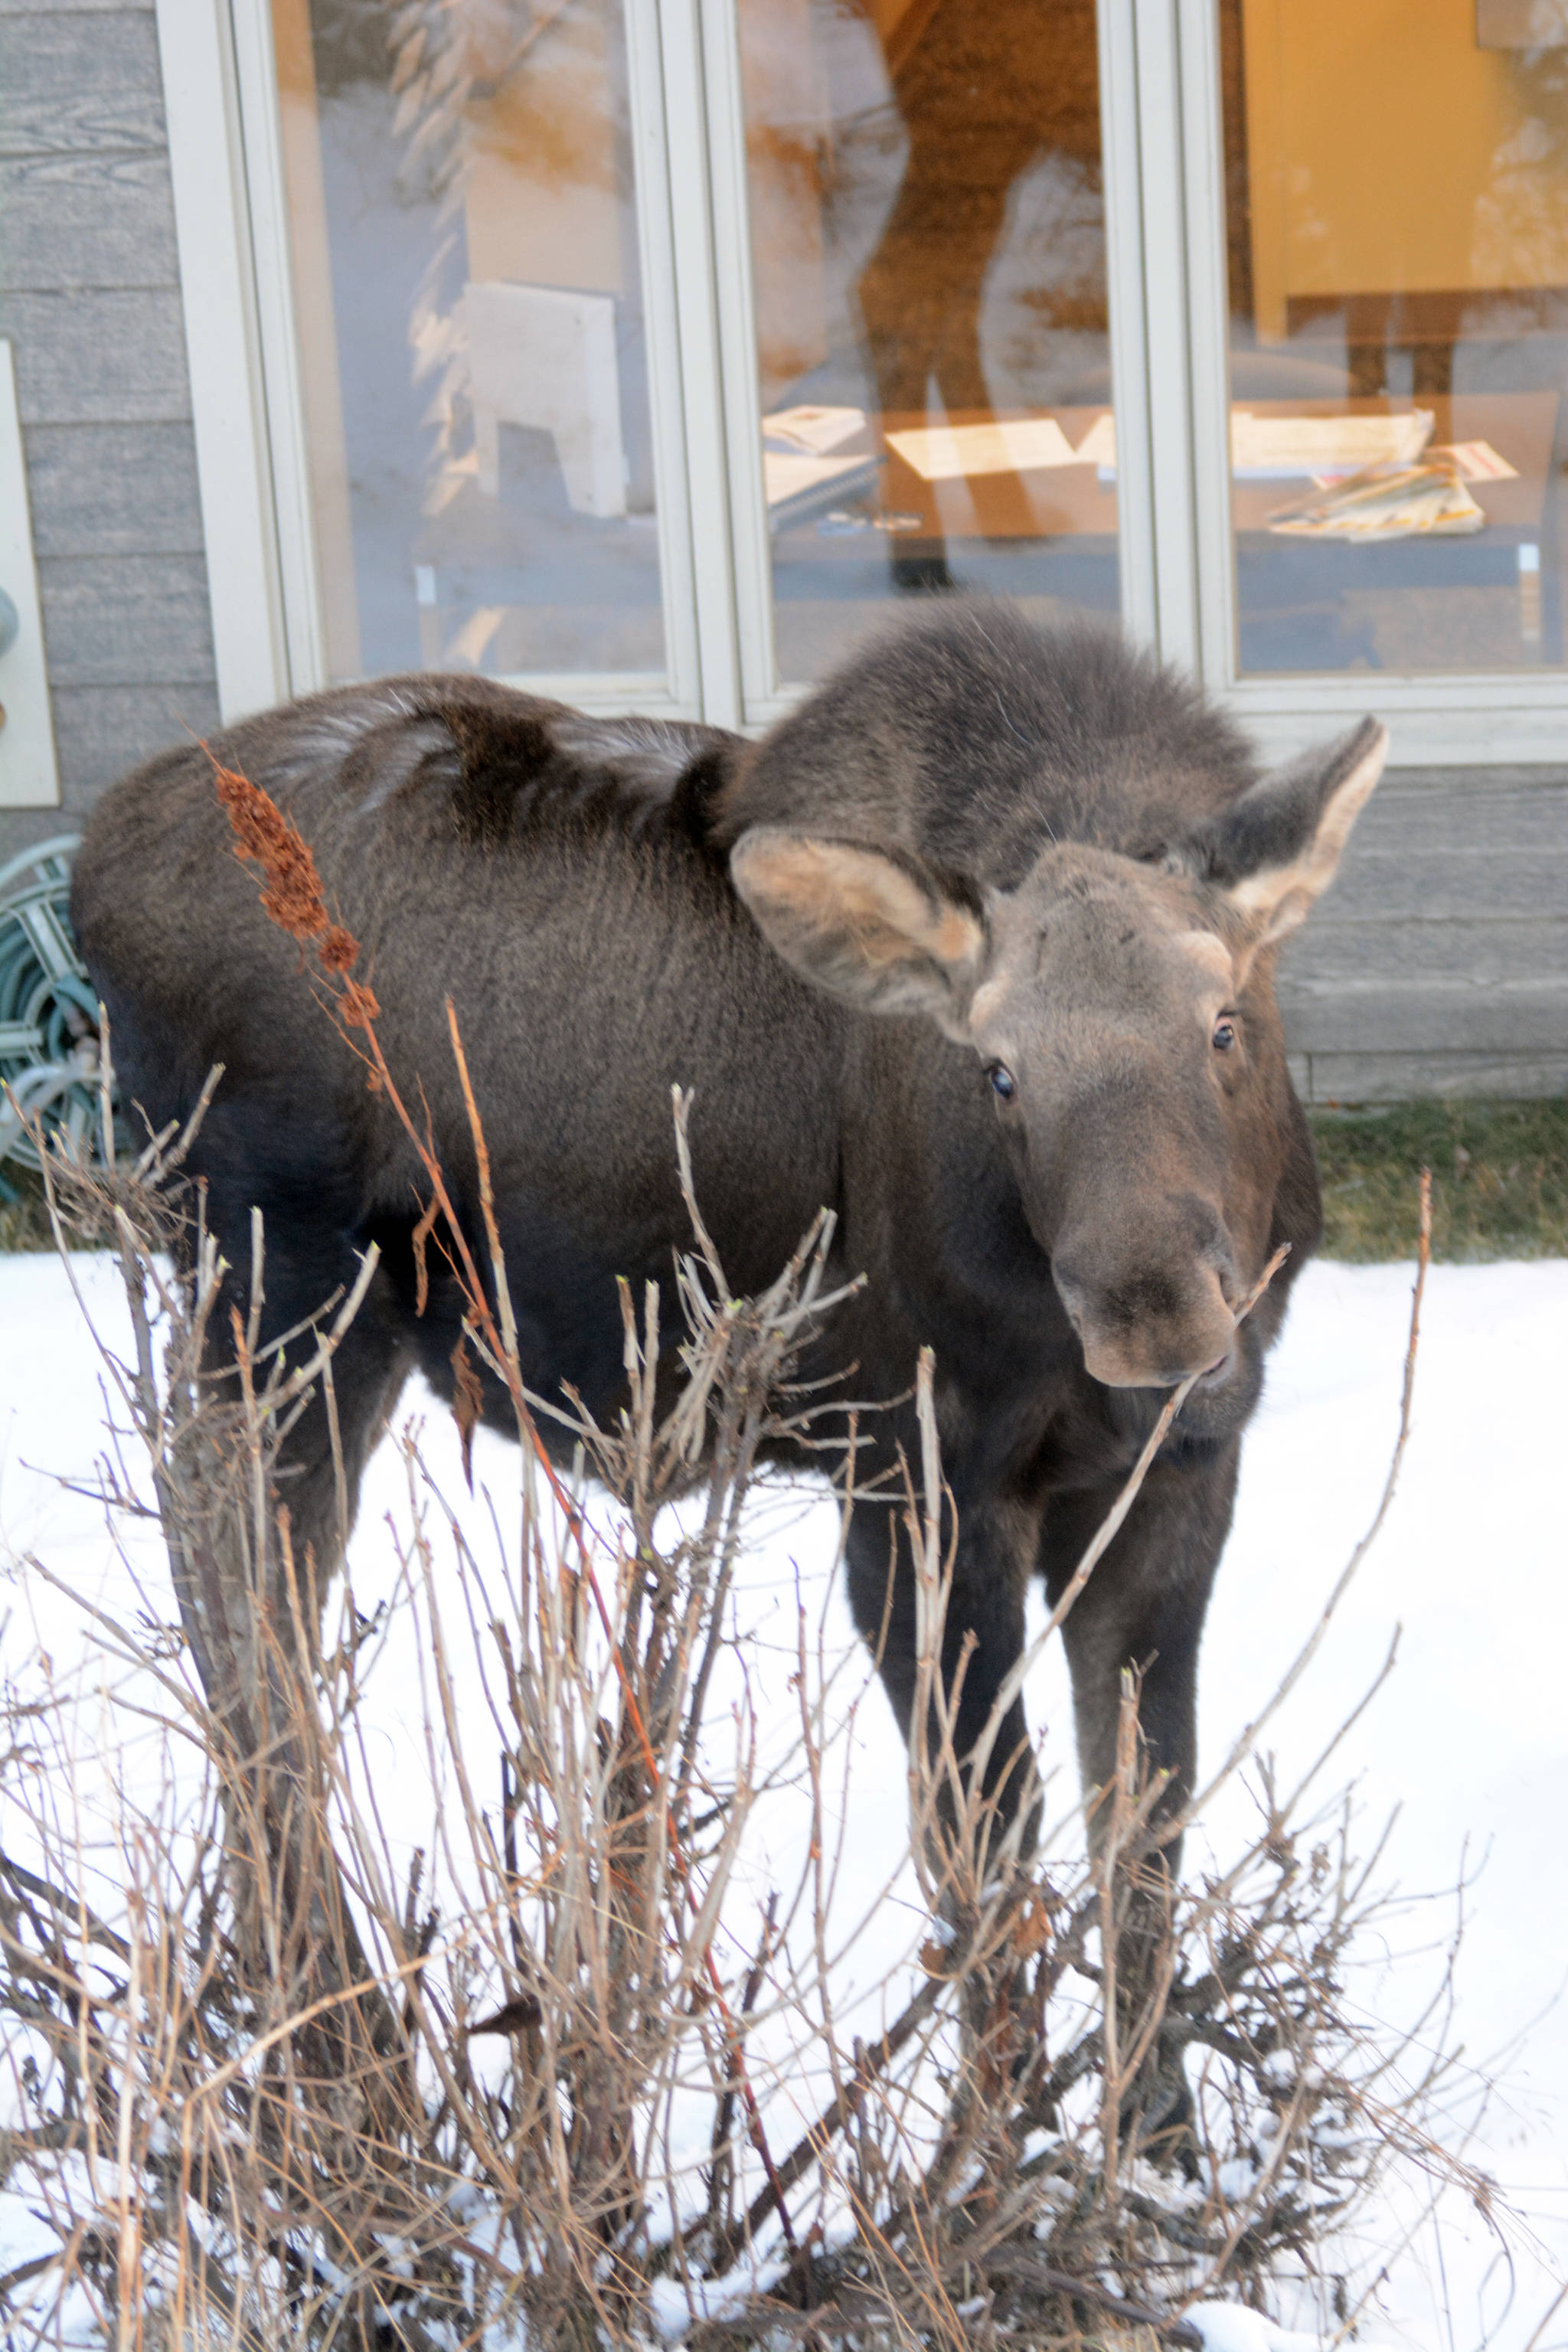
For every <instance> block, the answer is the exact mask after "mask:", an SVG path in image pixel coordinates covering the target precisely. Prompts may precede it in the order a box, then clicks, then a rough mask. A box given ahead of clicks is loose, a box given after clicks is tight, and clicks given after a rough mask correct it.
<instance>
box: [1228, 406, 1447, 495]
mask: <svg viewBox="0 0 1568 2352" xmlns="http://www.w3.org/2000/svg"><path fill="white" fill-rule="evenodd" d="M1435 422H1436V419H1435V417H1434V415H1433V413H1432V411H1431V410H1430V409H1429V408H1415V409H1412V410H1410V411H1409V412H1408V413H1407V414H1406V415H1403V416H1257V415H1254V414H1253V412H1252V410H1251V409H1250V408H1235V409H1232V411H1231V416H1230V465H1231V471H1232V473H1233V474H1234V475H1235V476H1236V478H1237V481H1238V482H1268V481H1283V480H1287V479H1289V478H1290V477H1291V476H1292V475H1296V474H1311V475H1335V474H1359V473H1361V472H1363V470H1364V469H1365V468H1366V467H1369V466H1409V465H1413V464H1414V463H1415V459H1416V458H1417V457H1419V456H1420V455H1421V452H1422V450H1423V449H1425V447H1426V444H1427V442H1428V441H1429V440H1430V439H1431V438H1432V427H1433V425H1434V423H1435Z"/></svg>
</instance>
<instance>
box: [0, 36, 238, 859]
mask: <svg viewBox="0 0 1568 2352" xmlns="http://www.w3.org/2000/svg"><path fill="white" fill-rule="evenodd" d="M0 335H5V336H8V337H9V338H10V340H11V342H12V345H13V350H14V355H15V360H16V384H17V397H18V401H19V404H20V409H21V417H22V431H23V438H24V443H25V447H26V463H27V484H28V496H29V499H30V502H31V509H32V522H33V541H34V549H35V552H36V554H37V565H38V582H39V590H40V594H41V599H42V604H43V614H44V635H45V644H46V647H47V658H48V667H49V683H50V690H51V699H52V704H53V709H54V721H55V737H56V745H57V749H58V756H59V771H60V792H61V801H62V805H61V807H59V808H58V809H36V810H35V809H21V810H7V811H5V812H0V861H3V860H4V859H5V857H7V856H12V855H14V854H15V852H16V851H17V850H18V849H20V848H22V847H24V846H25V845H26V844H27V843H28V842H30V841H35V840H39V839H42V838H44V837H45V836H47V835H50V834H55V833H59V832H62V831H64V830H66V829H68V828H69V827H71V826H74V825H75V824H79V822H80V820H81V817H82V816H83V814H85V812H86V810H87V808H88V807H89V805H90V803H91V802H92V800H93V798H94V797H95V795H96V794H97V793H99V792H100V791H101V790H102V788H103V786H104V785H105V784H106V783H108V782H110V781H111V780H112V779H113V778H114V777H115V776H116V775H120V774H122V773H123V772H124V771H125V769H126V768H128V767H129V766H131V765H132V764H133V763H134V762H135V761H138V760H141V759H142V758H144V757H145V756H146V755H147V754H148V753H149V752H151V751H156V750H158V749H159V748H160V746H162V745H163V744H165V743H168V742H172V741H174V740H178V738H179V737H181V736H183V735H186V734H188V733H190V732H192V731H194V732H196V733H198V734H199V733H205V732H207V731H208V730H211V729H212V728H214V727H215V726H216V724H217V701H216V690H215V685H214V670H213V655H212V636H211V625H210V620H209V616H208V606H207V581H206V563H205V553H204V551H203V544H202V530H201V512H200V507H199V503H198V499H197V493H196V470H195V447H194V443H193V439H192V433H191V403H190V390H189V384H188V381H187V376H186V369H185V348H184V320H183V318H182V314H181V309H180V282H179V268H178V262H177V258H176V253H175V244H174V207H173V204H172V201H171V196H170V187H169V162H168V152H167V139H166V134H165V130H164V122H163V87H162V81H161V78H160V73H159V65H158V44H157V33H156V26H155V22H154V18H153V10H152V7H151V6H150V5H149V6H134V5H130V6H128V5H108V6H104V5H92V0H87V5H73V0H47V5H37V0H0Z"/></svg>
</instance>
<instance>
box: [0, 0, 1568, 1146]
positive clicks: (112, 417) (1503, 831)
mask: <svg viewBox="0 0 1568 2352" xmlns="http://www.w3.org/2000/svg"><path fill="white" fill-rule="evenodd" d="M0 334H4V335H8V336H9V337H10V338H11V340H12V342H13V345H14V347H15V352H16V374H17V390H18V394H19V398H20V402H21V411H22V421H23V429H24V435H25V438H26V457H27V474H28V482H29V487H30V494H31V499H32V514H33V530H34V539H35V543H36V547H37V558H38V570H39V576H40V583H41V587H42V592H43V605H44V625H45V634H46V639H47V651H48V659H49V674H50V680H51V688H52V692H53V700H54V715H55V730H56V740H57V743H58V751H59V761H60V781H61V788H62V793H63V800H64V806H63V808H62V809H59V810H53V809H49V810H22V811H0V862H3V861H4V860H5V858H6V857H9V856H12V855H14V854H15V853H16V851H17V850H19V849H21V848H22V847H24V846H25V845H26V844H28V843H29V842H32V841H36V840H40V839H42V838H44V837H45V836H46V835H49V834H52V833H57V832H59V831H61V830H64V829H66V828H67V827H72V826H75V825H76V824H79V822H80V820H81V818H82V816H83V815H84V814H85V813H86V811H87V809H88V808H89V806H90V804H91V803H92V800H93V798H94V797H95V795H96V794H97V793H100V791H101V790H102V789H103V787H104V786H105V785H106V784H107V783H109V782H112V780H113V779H114V777H116V776H117V775H120V774H122V773H123V772H124V771H125V770H126V769H127V768H128V767H130V766H132V764H133V763H134V762H135V761H138V760H140V759H142V758H144V757H145V756H146V755H147V754H148V753H150V752H152V751H157V750H158V749H160V748H161V747H162V746H163V744H165V743H169V742H173V741H175V740H179V739H180V738H182V737H188V736H189V735H190V734H192V733H195V734H205V733H208V732H210V731H211V730H213V729H214V728H215V727H216V724H217V711H216V695H215V691H214V679H213V658H212V644H211V635H210V625H209V620H208V609H207V586H206V568H205V556H204V552H203V547H202V535H201V518H200V510H199V507H198V503H197V496H196V473H195V449H194V445H193V441H192V435H191V411H190V394H189V388H188V385H187V382H186V374H185V356H184V326H183V322H182V319H181V313H180V299H179V272H178V263H177V257H176V251H175V243H174V209H173V205H172V202H171V198H170V189H169V170H168V155H167V151H166V142H165V134H164V127H163V96H162V89H161V85H160V79H159V68H158V50H157V41H156V36H155V28H154V22H153V11H152V7H151V5H129V4H128V0H0ZM1373 700H1374V701H1375V693H1373ZM1280 996H1281V1002H1282V1003H1283V1005H1284V1008H1285V1016H1286V1025H1287V1032H1288V1034H1289V1043H1290V1048H1291V1055H1292V1062H1293V1066H1294V1067H1295V1070H1296V1073H1297V1076H1298V1080H1299V1083H1300V1086H1301V1087H1302V1089H1303V1091H1304V1093H1306V1094H1307V1095H1308V1096H1309V1097H1310V1098H1311V1099H1313V1100H1315V1101H1319V1102H1327V1101H1336V1100H1337V1101H1345V1102H1359V1101H1370V1100H1379V1099H1389V1098H1393V1097H1403V1096H1409V1095H1415V1094H1428V1093H1491V1094H1504V1095H1508V1094H1519V1095H1523V1094H1548V1093H1550V1094H1558V1093H1563V1092H1568V768H1565V769H1564V770H1563V771H1562V772H1557V771H1541V770H1536V769H1514V770H1507V769H1503V770H1492V771H1483V772H1468V773H1467V772H1455V771H1434V772H1415V771H1405V772H1394V773H1393V774H1391V775H1390V776H1389V777H1388V778H1387V779H1386V781H1385V782H1384V785H1383V787H1382V789H1381V790H1380V791H1379V793H1377V795H1376V796H1375V798H1374V799H1373V803H1372V805H1371V807H1370V808H1369V810H1368V811H1367V813H1366V814H1365V815H1364V816H1363V819H1362V822H1361V824H1360V826H1359V827H1358V829H1357V832H1356V834H1355V836H1354V838H1353V839H1352V844H1351V847H1350V850H1349V853H1348V855H1347V856H1346V860H1345V866H1344V870H1343V873H1342V876H1341V878H1340V881H1339V884H1338V886H1337V887H1336V888H1335V890H1334V891H1333V893H1332V895H1331V897H1330V898H1328V899H1327V900H1326V901H1325V902H1324V905H1323V907H1322V909H1321V912H1320V913H1319V914H1318V915H1317V917H1316V918H1315V919H1313V921H1312V922H1311V923H1310V924H1309V926H1308V927H1307V929H1305V930H1304V931H1303V932H1302V933H1301V935H1300V938H1299V939H1298V940H1294V941H1292V942H1291V943H1290V945H1289V949H1288V950H1287V952H1286V954H1285V956H1284V958H1283V960H1282V968H1281V975H1280Z"/></svg>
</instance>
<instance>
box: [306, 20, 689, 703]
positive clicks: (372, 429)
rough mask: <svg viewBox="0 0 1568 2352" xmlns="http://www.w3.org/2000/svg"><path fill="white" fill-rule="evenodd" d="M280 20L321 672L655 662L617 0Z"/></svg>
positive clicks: (649, 508) (637, 293)
mask: <svg viewBox="0 0 1568 2352" xmlns="http://www.w3.org/2000/svg"><path fill="white" fill-rule="evenodd" d="M273 26H274V35H275V40H276V47H277V57H278V73H279V92H280V98H281V103H282V116H283V137H284V155H285V164H286V169H287V174H288V184H289V230H290V237H291V247H292V257H293V265H294V289H295V302H296V316H297V321H298V329H299V337H300V356H301V369H302V375H303V382H304V394H305V413H306V426H307V438H308V445H309V446H308V457H309V466H310V494H311V501H312V506H313V509H314V515H315V525H316V536H317V542H318V547H319V552H320V571H321V597H322V605H323V614H324V623H325V635H326V641H327V660H328V670H329V674H330V676H331V677H333V678H334V679H337V678H348V677H360V676H364V675H369V674H374V673H375V672H377V671H382V670H389V669H400V668H415V667H426V668H430V667H443V668H467V669H476V670H481V671H484V672H487V673H489V674H491V675H496V674H507V673H515V672H519V671H532V672H539V671H546V672H548V671H566V672H584V671H597V672H605V671H610V672H622V671H632V672H644V673H647V672H652V673H654V674H655V675H656V677H657V676H658V675H659V674H660V673H662V670H663V667H664V634H663V626H662V621H661V615H660V608H659V570H658V541H657V530H656V523H655V516H654V496H653V478H652V461H651V449H650V443H649V428H648V400H647V356H646V351H645V345H644V334H643V307H642V306H643V296H642V288H641V284H640V278H639V272H638V266H637V223H636V215H635V210H634V202H635V199H634V190H633V184H632V167H631V155H630V144H629V140H628V136H627V122H626V50H625V44H624V38H623V26H622V16H621V9H620V6H619V0H541V5H538V6H534V5H531V0H413V5H405V6H402V7H394V6H390V5H380V0H371V5H366V0H273Z"/></svg>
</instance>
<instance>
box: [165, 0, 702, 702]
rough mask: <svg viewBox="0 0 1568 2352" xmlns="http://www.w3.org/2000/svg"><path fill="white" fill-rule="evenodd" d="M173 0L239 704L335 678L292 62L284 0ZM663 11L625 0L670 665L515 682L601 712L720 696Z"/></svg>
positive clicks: (207, 441) (178, 193)
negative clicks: (299, 284) (313, 442)
mask: <svg viewBox="0 0 1568 2352" xmlns="http://www.w3.org/2000/svg"><path fill="white" fill-rule="evenodd" d="M156 5H157V18H158V36H159V45H160V49H161V53H162V60H163V81H164V91H165V99H166V102H167V107H168V125H169V153H170V168H171V175H172V179H173V185H174V221H175V231H176V235H177V237H178V242H179V254H180V278H181V291H182V300H183V304H184V320H185V341H186V350H187V355H188V358H189V362H190V372H191V401H192V410H193V415H194V419H195V443H196V467H197V476H198V480H199V483H200V489H201V500H202V522H203V533H204V538H205V545H206V555H207V572H208V580H209V587H210V593H211V598H212V614H213V641H214V648H215V654H216V668H217V693H218V705H219V709H220V711H221V712H222V715H223V717H224V719H225V720H226V721H227V720H232V719H237V718H241V717H243V716H245V715H246V714H247V713H248V712H250V711H253V710H259V709H267V708H268V707H270V706H271V705H272V704H274V703H277V702H280V701H283V700H285V699H287V698H288V697H289V696H290V695H297V694H309V693H311V692H314V691H315V690H316V689H317V688H320V687H321V686H323V685H324V684H325V683H326V682H327V674H326V649H325V629H324V623H323V614H322V609H321V589H320V572H319V564H318V557H317V547H316V534H315V524H314V518H313V515H312V510H311V499H310V473H309V467H308V463H307V446H306V435H305V411H304V397H303V388H302V384H301V379H300V352H299V347H298V340H297V334H296V328H295V315H296V314H295V305H294V286H293V273H292V266H291V261H290V255H289V233H288V209H287V200H286V194H285V184H284V176H283V148H282V135H281V123H280V110H279V97H278V79H277V69H276V64H275V60H274V56H273V47H272V24H271V15H270V10H269V8H268V5H267V0H156ZM662 13H663V14H665V15H666V16H669V15H672V14H676V13H678V12H677V11H671V10H669V9H666V10H665V11H664V12H662ZM660 14H661V11H660V9H659V6H658V0H626V42H627V48H628V52H629V59H628V62H629V73H628V80H629V84H630V88H631V91H632V107H631V126H630V127H631V138H632V152H633V169H634V172H635V174H636V179H637V227H638V239H639V252H640V260H641V268H642V281H643V298H644V305H645V315H646V319H647V351H648V373H649V406H650V412H651V421H652V438H653V451H654V484H655V488H654V497H655V510H656V513H657V515H658V547H659V585H660V594H661V599H662V605H663V620H664V633H665V646H666V667H665V670H664V671H663V673H658V672H649V671H635V672H625V673H614V672H609V673H606V672H598V671H594V672H584V673H578V674H565V673H561V672H556V671H552V672H549V673H548V674H541V675H532V674H530V675H526V676H521V675H520V676H516V677H511V678H510V679H509V680H508V683H510V684H512V685H516V686H521V687H526V688H530V689H531V690H533V691H535V692H543V693H549V694H552V695H554V696H556V697H557V698H560V699H562V700H563V701H568V702H572V703H574V704H576V705H577V706H578V707H579V708H581V709H587V710H602V711H605V712H607V713H616V712H622V711H627V710H643V711H647V712H650V713H652V714H655V715H660V716H665V717H670V718H696V717H699V716H700V715H701V712H702V709H703V703H704V696H703V670H702V664H701V660H700V650H699V631H698V623H697V614H698V608H699V601H700V600H699V594H698V587H697V583H696V581H695V580H694V577H693V572H694V566H693V561H692V521H693V519H694V518H695V517H697V516H699V515H700V514H701V512H702V506H703V499H702V486H701V485H700V483H698V482H694V481H692V480H690V478H689V470H688V465H687V447H688V435H689V431H690V428H691V420H692V417H693V415H700V410H701V399H700V371H699V373H698V377H697V380H696V381H695V382H694V380H693V372H692V369H691V366H690V364H689V362H690V357H691V352H692V345H693V331H692V321H691V320H690V317H689V312H690V311H691V309H692V299H691V289H690V286H689V278H690V275H691V273H690V271H689V270H688V271H687V272H686V273H685V278H686V280H687V281H688V282H686V283H684V284H683V285H682V287H681V288H680V289H678V286H677V277H676V265H675V219H674V215H675V209H676V206H675V191H674V189H673V187H672V180H671V172H670V156H669V150H668V131H667V113H666V106H665V83H666V71H667V57H666V47H667V37H668V27H667V26H661V24H660V21H659V18H660ZM687 143H689V142H683V144H687ZM707 601H708V602H709V603H711V601H712V600H711V595H709V597H708V599H707ZM712 683H713V688H714V692H713V695H712V698H713V699H715V700H718V701H722V700H723V692H722V681H721V678H720V679H715V680H714V681H713V682H712Z"/></svg>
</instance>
